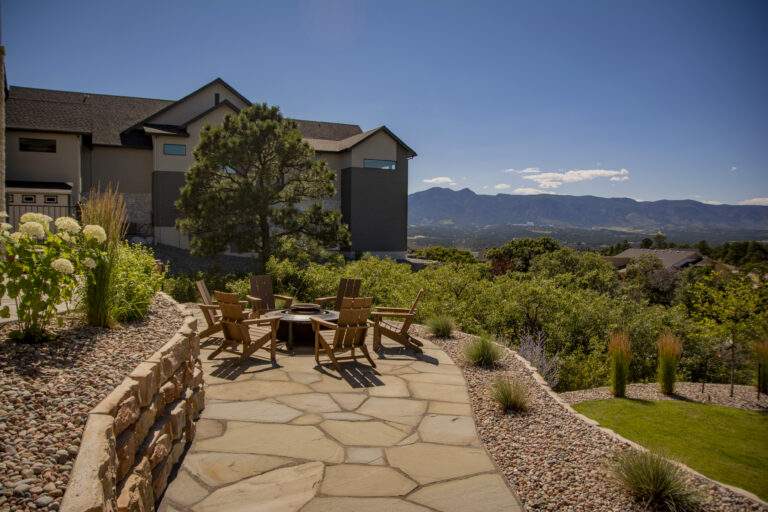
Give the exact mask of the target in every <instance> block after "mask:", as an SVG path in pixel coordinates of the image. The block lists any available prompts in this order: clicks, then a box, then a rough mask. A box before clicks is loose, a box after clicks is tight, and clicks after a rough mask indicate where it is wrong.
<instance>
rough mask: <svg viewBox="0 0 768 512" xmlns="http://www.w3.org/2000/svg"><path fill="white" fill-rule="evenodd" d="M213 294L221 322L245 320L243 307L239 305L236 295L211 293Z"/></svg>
mask: <svg viewBox="0 0 768 512" xmlns="http://www.w3.org/2000/svg"><path fill="white" fill-rule="evenodd" d="M213 294H214V296H215V297H216V301H217V302H218V303H219V309H220V310H221V318H222V320H223V321H227V322H239V321H241V320H245V319H246V318H247V317H246V316H245V312H244V310H243V305H242V304H240V300H239V297H238V296H237V294H236V293H227V292H213Z"/></svg>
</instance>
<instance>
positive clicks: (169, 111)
mask: <svg viewBox="0 0 768 512" xmlns="http://www.w3.org/2000/svg"><path fill="white" fill-rule="evenodd" d="M217 94H218V95H219V101H220V102H223V101H229V102H230V103H231V104H232V105H233V106H235V107H236V108H238V109H240V108H244V107H247V106H249V105H251V102H250V101H249V100H248V99H247V98H246V97H245V96H243V95H242V94H240V93H239V92H237V90H235V88H234V87H232V86H231V85H229V84H228V83H227V82H225V81H224V80H222V79H221V78H216V79H215V80H213V81H211V82H208V83H207V84H205V85H203V86H202V87H200V88H199V89H197V90H195V91H192V92H191V93H189V94H187V95H186V96H184V97H183V98H181V99H180V100H178V101H175V102H173V103H171V104H170V105H166V106H165V107H164V108H162V109H161V110H159V111H157V112H155V113H153V114H152V115H150V116H149V117H147V118H146V119H145V120H144V121H145V122H146V123H152V124H167V125H183V124H185V123H188V122H189V119H192V118H193V117H195V116H197V115H199V114H200V113H201V112H206V111H208V110H209V109H210V108H211V107H215V106H216V100H215V95H217Z"/></svg>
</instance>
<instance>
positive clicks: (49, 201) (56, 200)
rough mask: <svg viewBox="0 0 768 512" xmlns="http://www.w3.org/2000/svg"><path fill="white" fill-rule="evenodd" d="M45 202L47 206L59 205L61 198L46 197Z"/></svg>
mask: <svg viewBox="0 0 768 512" xmlns="http://www.w3.org/2000/svg"><path fill="white" fill-rule="evenodd" d="M43 202H44V203H45V204H59V198H58V197H56V196H45V197H44V198H43Z"/></svg>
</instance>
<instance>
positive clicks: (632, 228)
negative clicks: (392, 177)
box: [408, 187, 768, 232]
mask: <svg viewBox="0 0 768 512" xmlns="http://www.w3.org/2000/svg"><path fill="white" fill-rule="evenodd" d="M408 223H409V225H411V226H445V227H448V226H455V227H458V228H472V227H486V228H487V227H489V226H549V227H555V228H577V229H609V230H618V231H628V232H655V231H663V232H665V231H697V232H701V231H707V230H719V231H723V230H726V231H727V230H768V206H754V205H748V206H747V205H745V206H736V205H712V204H705V203H701V202H698V201H693V200H661V201H636V200H634V199H630V198H626V197H622V198H605V197H595V196H567V195H555V194H539V195H528V196H523V195H510V194H496V195H482V194H476V193H475V192H473V191H471V190H470V189H467V188H465V189H462V190H451V189H447V188H440V187H433V188H430V189H428V190H423V191H420V192H415V193H413V194H410V195H409V197H408Z"/></svg>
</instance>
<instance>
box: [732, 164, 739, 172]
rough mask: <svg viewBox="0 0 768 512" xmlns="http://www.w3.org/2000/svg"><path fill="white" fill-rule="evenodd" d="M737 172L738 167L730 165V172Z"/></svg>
mask: <svg viewBox="0 0 768 512" xmlns="http://www.w3.org/2000/svg"><path fill="white" fill-rule="evenodd" d="M738 170H739V168H738V167H736V166H735V165H732V166H731V172H736V171H738Z"/></svg>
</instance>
